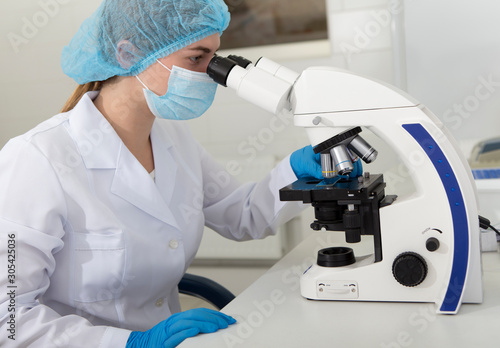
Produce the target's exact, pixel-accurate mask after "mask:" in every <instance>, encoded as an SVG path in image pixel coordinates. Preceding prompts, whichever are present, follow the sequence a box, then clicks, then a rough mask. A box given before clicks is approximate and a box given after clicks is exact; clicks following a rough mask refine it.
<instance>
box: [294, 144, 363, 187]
mask: <svg viewBox="0 0 500 348" xmlns="http://www.w3.org/2000/svg"><path fill="white" fill-rule="evenodd" d="M290 165H291V167H292V170H293V172H294V173H295V176H296V177H297V178H298V179H301V178H310V177H313V178H316V179H319V180H323V179H324V178H323V175H322V174H321V155H320V154H319V153H317V154H316V153H314V151H313V148H312V146H311V145H308V146H305V147H303V148H302V149H298V150H296V151H295V152H293V153H292V154H291V155H290ZM353 168H354V169H353V171H352V172H351V173H350V174H349V177H350V178H356V177H358V176H360V175H362V174H363V164H362V163H361V160H360V159H358V160H357V161H356V162H354V163H353Z"/></svg>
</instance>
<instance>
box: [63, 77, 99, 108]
mask: <svg viewBox="0 0 500 348" xmlns="http://www.w3.org/2000/svg"><path fill="white" fill-rule="evenodd" d="M105 82H106V81H97V82H87V83H86V84H83V85H79V86H78V87H76V89H75V90H74V92H73V94H72V95H71V96H70V97H69V99H68V100H67V101H66V103H65V104H64V106H63V108H62V110H61V112H66V111H70V110H73V108H74V107H75V106H76V104H78V102H79V101H80V99H82V97H83V96H84V94H85V93H87V92H92V91H100V90H101V88H102V86H103V85H104V83H105Z"/></svg>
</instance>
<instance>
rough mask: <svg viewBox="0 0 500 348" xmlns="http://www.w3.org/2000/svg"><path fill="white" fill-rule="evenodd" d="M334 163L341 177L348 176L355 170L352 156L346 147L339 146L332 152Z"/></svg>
mask: <svg viewBox="0 0 500 348" xmlns="http://www.w3.org/2000/svg"><path fill="white" fill-rule="evenodd" d="M330 154H331V155H332V158H333V162H334V163H335V169H336V170H337V172H338V173H339V175H347V174H349V173H350V172H352V170H353V169H354V167H353V165H352V162H351V156H350V155H349V153H348V152H347V148H346V147H345V145H339V146H336V147H334V148H333V149H331V150H330Z"/></svg>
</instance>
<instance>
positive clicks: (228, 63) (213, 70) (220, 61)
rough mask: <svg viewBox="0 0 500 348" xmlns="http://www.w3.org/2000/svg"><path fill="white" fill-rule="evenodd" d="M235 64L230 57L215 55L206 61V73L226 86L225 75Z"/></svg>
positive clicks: (226, 75)
mask: <svg viewBox="0 0 500 348" xmlns="http://www.w3.org/2000/svg"><path fill="white" fill-rule="evenodd" d="M236 65H237V63H236V62H235V61H234V60H232V59H229V58H225V57H221V56H217V55H215V56H214V57H213V58H212V59H211V60H210V63H208V67H207V74H208V76H210V77H211V78H212V79H213V80H214V81H215V82H217V83H218V84H219V85H222V86H224V87H227V84H226V83H227V77H228V75H229V73H230V72H231V70H232V69H233V68H234V67H235V66H236Z"/></svg>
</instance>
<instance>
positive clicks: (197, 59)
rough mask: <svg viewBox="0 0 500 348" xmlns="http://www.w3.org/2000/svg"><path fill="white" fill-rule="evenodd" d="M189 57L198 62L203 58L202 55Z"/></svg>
mask: <svg viewBox="0 0 500 348" xmlns="http://www.w3.org/2000/svg"><path fill="white" fill-rule="evenodd" d="M189 59H191V61H192V62H193V63H198V61H199V60H200V59H201V56H197V57H190V58H189Z"/></svg>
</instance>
